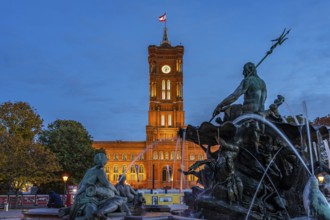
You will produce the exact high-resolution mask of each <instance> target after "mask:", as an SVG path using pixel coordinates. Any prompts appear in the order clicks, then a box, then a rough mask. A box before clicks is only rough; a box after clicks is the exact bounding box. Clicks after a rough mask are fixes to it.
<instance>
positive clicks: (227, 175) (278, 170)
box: [179, 31, 330, 220]
mask: <svg viewBox="0 0 330 220" xmlns="http://www.w3.org/2000/svg"><path fill="white" fill-rule="evenodd" d="M288 33H289V32H285V31H284V32H283V33H282V35H281V36H280V38H278V39H277V41H276V43H275V44H274V45H273V46H272V48H271V50H270V51H268V52H267V53H266V56H268V55H269V54H271V52H272V51H273V49H274V48H275V47H276V46H277V45H280V44H281V43H283V42H284V41H285V40H286V39H287V38H286V37H285V36H286V35H287V34H288ZM266 56H265V57H266ZM265 57H264V58H265ZM264 58H263V59H262V60H261V61H260V62H259V63H258V64H257V65H255V64H254V63H252V62H248V63H246V64H245V65H244V67H243V77H244V78H243V80H242V81H241V83H240V84H239V86H238V87H237V88H236V89H235V90H234V92H233V93H232V94H230V95H229V96H227V97H226V98H225V99H223V100H222V101H221V102H220V103H219V104H218V105H217V106H216V108H215V110H214V112H213V115H212V118H211V120H210V121H206V122H203V123H202V124H201V125H200V126H192V125H188V126H187V128H185V129H182V130H181V131H180V132H179V135H180V136H181V137H182V138H185V139H186V140H188V141H191V142H194V143H196V144H197V145H199V146H200V147H201V148H202V149H203V150H204V151H205V153H206V155H207V159H205V160H202V161H196V162H195V163H194V164H193V165H192V166H190V167H189V168H188V170H180V171H181V172H182V173H183V174H184V175H195V176H196V177H198V183H199V186H195V187H193V188H192V192H191V193H190V192H187V193H185V202H186V204H187V205H188V206H189V210H187V211H186V213H185V214H186V215H187V216H190V217H194V218H205V219H228V220H229V219H330V205H329V203H328V202H327V200H326V198H325V196H324V195H323V194H322V193H321V191H320V189H319V183H318V180H317V178H316V177H315V176H316V175H317V172H320V171H323V172H324V171H329V168H328V167H326V166H325V165H324V164H325V163H324V161H322V160H321V159H320V157H319V155H316V154H315V153H314V149H317V148H318V147H319V146H320V145H322V144H323V140H324V139H327V140H328V139H329V132H328V130H327V128H326V127H314V126H313V125H312V124H311V123H310V122H309V121H308V118H307V108H306V105H305V111H306V112H305V117H304V120H303V122H302V123H299V122H298V120H297V119H296V120H295V121H294V122H288V121H287V120H286V118H285V117H282V116H281V114H280V112H279V107H280V106H281V104H282V103H284V102H285V98H284V97H283V96H281V95H278V96H277V98H276V99H275V100H274V102H273V103H272V104H271V105H270V106H269V108H268V109H266V108H265V101H266V98H267V87H266V83H265V82H264V81H263V80H262V79H261V78H260V77H259V75H258V74H257V67H258V65H259V64H260V63H261V62H262V61H263V60H264ZM240 96H244V102H243V104H234V102H235V101H236V100H237V99H238V98H239V97H240ZM222 114H223V116H219V115H222ZM294 118H295V117H294ZM213 120H214V121H215V122H214V123H212V122H213ZM312 143H314V147H313V148H312ZM312 149H313V150H312Z"/></svg>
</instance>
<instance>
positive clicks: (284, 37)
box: [256, 28, 291, 68]
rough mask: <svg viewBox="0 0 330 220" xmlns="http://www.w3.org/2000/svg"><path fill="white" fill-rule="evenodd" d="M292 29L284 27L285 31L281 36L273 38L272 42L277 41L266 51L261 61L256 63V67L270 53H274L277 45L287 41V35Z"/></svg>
mask: <svg viewBox="0 0 330 220" xmlns="http://www.w3.org/2000/svg"><path fill="white" fill-rule="evenodd" d="M290 30H291V29H289V30H286V28H284V31H283V32H282V34H281V36H279V37H278V38H276V39H274V40H272V42H275V43H274V44H273V45H272V46H271V47H270V49H269V50H268V51H267V52H266V55H265V56H264V57H263V58H262V59H261V60H260V61H259V63H258V64H257V65H256V68H257V67H258V66H259V65H260V64H261V63H262V62H263V61H264V60H265V59H266V57H268V56H269V55H270V54H272V53H273V50H274V49H275V47H277V46H278V45H281V44H283V43H284V41H286V40H287V39H288V38H287V37H286V35H288V34H289V33H290Z"/></svg>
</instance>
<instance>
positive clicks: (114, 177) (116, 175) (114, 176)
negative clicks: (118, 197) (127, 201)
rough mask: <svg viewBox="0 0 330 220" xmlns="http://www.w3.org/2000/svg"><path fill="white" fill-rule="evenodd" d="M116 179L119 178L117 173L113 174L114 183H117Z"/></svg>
mask: <svg viewBox="0 0 330 220" xmlns="http://www.w3.org/2000/svg"><path fill="white" fill-rule="evenodd" d="M118 177H119V174H118V173H114V174H113V180H114V181H118Z"/></svg>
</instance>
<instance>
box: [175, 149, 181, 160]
mask: <svg viewBox="0 0 330 220" xmlns="http://www.w3.org/2000/svg"><path fill="white" fill-rule="evenodd" d="M176 159H177V160H181V152H179V151H178V152H176Z"/></svg>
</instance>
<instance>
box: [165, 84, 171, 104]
mask: <svg viewBox="0 0 330 220" xmlns="http://www.w3.org/2000/svg"><path fill="white" fill-rule="evenodd" d="M166 99H167V100H170V99H171V81H170V80H167V97H166Z"/></svg>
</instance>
